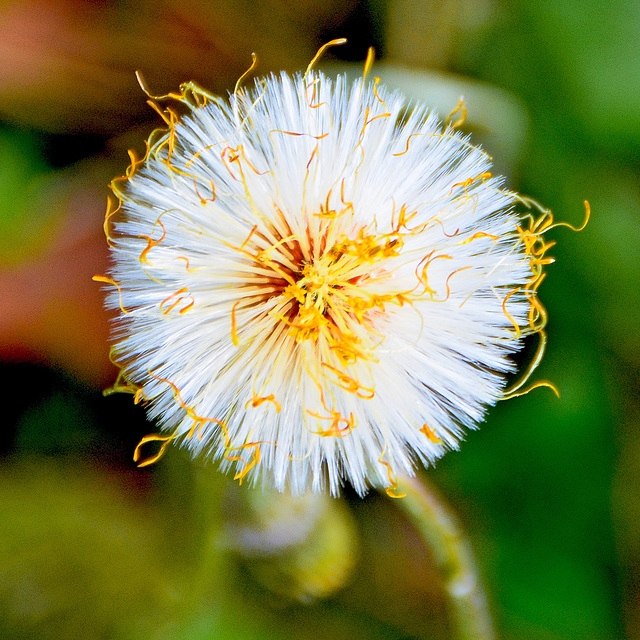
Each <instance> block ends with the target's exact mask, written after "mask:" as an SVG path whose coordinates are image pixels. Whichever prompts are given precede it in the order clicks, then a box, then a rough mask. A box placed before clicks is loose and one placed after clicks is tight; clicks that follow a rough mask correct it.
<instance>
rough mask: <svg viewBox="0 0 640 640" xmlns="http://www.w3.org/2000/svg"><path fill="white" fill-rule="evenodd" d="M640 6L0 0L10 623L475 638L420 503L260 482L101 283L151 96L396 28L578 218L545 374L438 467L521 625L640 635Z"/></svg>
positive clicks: (512, 170) (410, 70) (195, 633)
mask: <svg viewBox="0 0 640 640" xmlns="http://www.w3.org/2000/svg"><path fill="white" fill-rule="evenodd" d="M639 33H640V3H638V2H637V1H634V0H610V1H608V2H607V1H605V0H582V1H578V0H569V1H563V0H502V1H501V0H441V1H436V0H422V1H421V0H370V1H369V2H365V1H364V0H346V1H340V0H323V2H319V1H317V0H299V1H298V2H296V3H291V2H286V1H285V0H263V2H260V3H256V2H251V1H249V0H238V1H235V2H234V1H233V0H222V1H220V2H212V1H209V2H207V1H206V0H192V2H190V3H183V2H180V1H179V0H137V1H136V2H132V1H131V0H119V1H118V2H115V1H111V2H109V1H107V0H101V1H98V0H93V1H92V0H75V1H74V0H23V1H14V2H11V1H9V0H1V1H0V375H1V376H2V383H3V384H2V386H1V387H0V388H1V392H0V393H1V394H2V399H3V409H4V416H5V418H4V419H3V426H4V428H3V429H2V435H1V436H0V453H1V455H2V457H1V459H0V637H2V638H8V639H10V640H18V639H20V640H22V639H25V640H26V639H31V638H38V639H44V640H49V639H64V640H67V639H69V640H71V639H75V638H78V639H79V638H82V639H83V640H92V639H94V638H95V639H113V640H120V639H122V640H137V639H138V638H145V639H147V640H148V639H152V640H155V639H157V640H170V639H173V638H179V639H181V640H209V639H211V640H212V639H214V638H215V639H223V640H227V639H240V638H266V639H270V638H274V639H280V638H282V639H284V640H289V639H291V640H294V639H298V638H307V637H318V638H328V639H332V638H336V639H341V638H345V639H346V638H349V639H350V640H359V639H361V638H362V639H378V638H391V639H394V638H398V639H408V638H429V639H431V638H433V639H435V640H437V639H440V638H442V639H445V638H449V637H451V635H450V634H451V625H450V622H449V616H448V611H447V605H446V602H445V599H444V597H443V594H442V585H441V584H440V578H439V575H438V572H437V571H436V570H435V568H434V564H433V561H432V558H431V556H430V553H429V550H428V549H426V548H425V547H424V545H423V544H422V543H421V542H420V539H419V538H418V536H417V535H416V533H415V531H414V530H413V529H412V527H411V526H410V524H409V523H408V522H407V521H406V520H405V519H404V517H403V515H402V514H401V513H400V512H399V511H398V508H397V505H396V504H395V503H394V502H393V501H391V500H389V499H387V498H386V497H381V496H378V495H375V494H372V495H371V496H369V497H368V498H366V499H365V500H359V499H357V498H355V497H353V496H350V495H347V496H346V497H345V498H344V499H342V500H339V501H337V500H331V499H324V498H308V499H306V500H302V501H291V500H288V499H286V498H281V497H279V496H270V495H263V494H258V493H256V492H252V491H250V490H249V489H247V488H246V487H244V486H243V487H241V488H238V487H237V486H236V485H235V484H234V483H233V482H231V481H229V480H227V479H224V478H222V477H220V476H219V475H218V474H217V473H216V472H215V470H212V469H210V468H208V467H206V466H204V465H202V464H200V463H197V462H196V463H194V462H191V461H189V460H187V459H186V457H185V456H184V455H183V454H182V453H181V452H180V451H177V450H170V451H169V452H168V453H167V455H166V456H165V457H164V458H163V459H162V461H161V462H159V463H158V464H156V465H155V466H153V467H151V468H145V469H136V468H135V466H134V465H133V462H132V460H131V454H132V451H133V448H134V447H135V445H136V443H137V442H138V440H139V439H140V437H142V436H143V435H145V434H146V433H148V432H150V431H151V430H153V426H152V425H149V424H148V423H146V422H145V419H144V415H143V412H142V411H141V410H140V408H139V407H135V406H133V404H132V402H131V398H130V397H128V396H124V397H118V396H111V397H108V398H103V397H102V395H101V390H102V389H103V388H105V387H107V386H108V385H109V384H110V383H112V382H113V380H114V377H115V371H114V369H113V367H112V366H111V365H110V363H109V360H108V318H107V315H106V314H105V313H104V312H103V310H102V295H101V292H100V290H99V287H98V286H97V285H96V284H95V283H94V282H92V281H91V277H92V276H93V275H94V274H96V273H104V272H105V269H106V265H107V261H108V256H107V247H106V243H105V242H104V238H103V236H102V219H103V216H104V209H105V202H106V196H107V187H106V185H107V183H108V181H109V180H110V179H111V178H112V177H113V176H115V175H119V174H122V173H123V171H124V168H125V167H126V165H127V155H126V150H127V149H128V148H129V147H134V148H136V149H137V150H138V151H139V152H140V151H142V150H143V149H144V145H143V141H144V139H145V137H146V136H147V135H148V133H149V132H150V130H151V129H152V128H153V126H154V125H156V124H157V122H156V120H157V116H155V114H154V113H153V112H152V111H151V110H150V109H148V107H146V105H145V96H144V95H143V94H142V92H141V91H140V89H139V87H138V86H137V84H136V81H135V77H134V70H135V69H141V70H142V71H143V72H144V75H145V78H146V80H147V82H148V84H149V86H150V87H152V89H153V91H154V92H156V93H159V94H160V93H164V92H166V91H170V90H174V89H176V88H177V86H178V84H179V83H180V82H182V81H184V80H188V79H193V80H196V81H198V82H199V83H201V84H202V85H204V86H206V87H208V88H210V89H211V90H212V91H218V92H226V91H228V90H229V89H231V88H232V87H233V84H234V83H235V80H236V78H237V77H238V76H239V75H240V74H241V73H242V72H243V71H244V69H245V68H246V67H247V66H248V62H249V60H250V53H251V52H252V51H256V52H257V53H258V56H259V59H260V68H259V70H260V71H262V72H267V71H268V70H277V69H288V70H297V69H302V68H304V67H305V66H306V64H307V63H308V61H309V60H310V59H311V57H312V56H313V54H314V53H315V51H316V50H317V48H318V47H319V45H320V44H322V43H324V42H326V41H328V40H330V39H332V38H335V37H340V36H346V37H348V38H349V44H347V45H345V46H343V47H341V48H335V49H332V50H331V55H329V56H327V58H328V59H327V68H328V69H331V70H335V69H336V68H338V69H348V70H349V69H352V68H353V67H352V65H353V64H354V63H355V62H356V61H361V60H363V59H364V56H365V55H366V50H367V47H368V46H370V45H374V46H375V47H376V50H377V53H378V57H379V58H380V64H379V65H378V66H377V67H376V73H379V75H381V76H382V77H383V80H384V81H385V82H386V83H387V84H389V85H395V86H398V87H400V88H401V89H402V90H403V91H405V92H406V93H407V94H409V95H411V96H413V97H419V98H420V99H423V100H425V101H427V102H428V103H429V104H431V105H432V106H433V107H434V108H437V109H439V110H441V112H442V115H443V116H446V115H447V113H448V112H449V111H451V110H452V109H453V108H454V107H455V105H456V103H457V97H458V96H459V95H461V94H464V96H465V99H466V102H467V106H468V108H469V120H468V130H469V131H471V132H472V133H474V135H475V136H476V138H475V140H476V141H480V142H481V143H483V144H484V146H485V147H486V148H487V149H488V150H489V152H490V153H492V154H494V155H495V158H496V166H497V167H498V169H499V170H500V171H502V172H504V173H505V174H506V176H507V182H508V185H509V186H510V187H512V188H514V189H517V190H518V191H520V192H521V193H525V194H528V195H530V196H532V197H534V198H535V199H536V200H538V201H539V202H542V203H543V204H544V205H545V206H548V207H550V208H551V209H552V210H553V211H554V213H555V216H556V219H560V220H566V221H568V222H571V223H573V224H580V223H581V221H582V219H583V216H584V209H583V205H582V202H583V200H585V199H586V200H589V202H590V203H591V208H592V212H593V216H592V219H591V222H590V223H589V225H588V227H587V228H586V229H585V230H584V231H583V232H581V233H578V234H575V233H573V232H571V231H569V230H567V229H556V230H554V231H553V232H551V234H550V235H552V236H553V239H555V240H557V241H558V246H557V247H555V248H554V249H553V251H552V254H553V255H555V256H556V258H557V262H556V264H555V265H553V266H551V267H550V268H549V269H548V274H549V275H548V278H547V280H546V281H545V283H544V285H543V286H542V288H541V298H542V300H543V302H544V303H545V304H546V306H547V307H548V310H549V315H550V321H549V327H548V330H549V346H548V353H547V356H546V359H545V361H544V363H543V365H542V367H541V369H540V374H539V375H540V377H544V378H549V379H551V380H553V381H554V382H555V383H556V384H557V386H558V387H559V389H560V391H561V398H560V400H557V399H556V398H555V397H554V396H553V395H552V394H551V393H549V392H548V390H544V389H539V390H537V391H534V392H533V393H531V394H529V395H528V396H525V397H522V398H518V399H514V400H511V401H509V402H505V403H502V404H500V405H499V406H497V407H496V408H495V409H493V410H492V411H491V412H490V414H489V417H488V420H487V422H486V423H485V424H484V425H483V426H482V428H481V430H480V431H479V432H474V433H473V434H470V435H469V437H468V439H467V442H466V443H465V444H464V446H463V447H462V449H461V451H460V452H459V453H451V454H449V455H448V456H446V457H445V458H444V459H443V460H442V461H441V462H440V463H439V465H438V466H437V468H436V469H435V470H429V471H428V472H426V473H425V474H424V476H425V478H428V479H429V481H430V482H431V483H432V484H433V485H435V486H436V487H437V488H438V491H439V492H440V493H441V494H442V495H443V496H444V497H445V499H446V501H447V502H448V503H449V504H450V505H451V507H452V509H453V510H454V511H455V512H456V513H457V514H458V516H459V518H460V521H461V522H462V525H463V527H464V528H465V530H466V531H467V532H468V534H469V537H470V539H471V541H472V544H473V547H474V550H475V553H476V557H477V563H478V565H479V570H480V574H481V575H482V577H483V580H484V583H485V586H486V590H487V593H488V598H489V603H490V608H491V611H492V614H493V617H494V621H495V625H496V628H497V634H498V637H499V638H503V639H504V640H516V639H518V640H521V639H524V640H528V639H531V640H600V639H603V640H608V639H612V640H615V639H618V638H629V639H635V638H640V537H639V535H638V527H639V526H640V495H639V492H638V472H639V471H640V429H638V427H639V426H640V403H639V399H640V388H639V385H638V381H639V372H640V331H638V321H637V318H638V312H639V311H640V287H639V286H638V284H639V283H640V277H639V276H640V259H639V258H638V249H637V248H638V246H639V241H640V209H639V202H640V185H639V183H638V166H639V160H638V159H639V157H640V156H639V155H638V153H639V151H640V38H639V37H638V34H639Z"/></svg>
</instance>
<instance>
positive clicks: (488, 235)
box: [460, 231, 500, 245]
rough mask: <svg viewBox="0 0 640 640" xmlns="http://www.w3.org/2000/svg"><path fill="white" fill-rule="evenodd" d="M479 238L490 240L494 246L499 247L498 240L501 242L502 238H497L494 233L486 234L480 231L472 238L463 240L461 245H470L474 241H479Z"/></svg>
mask: <svg viewBox="0 0 640 640" xmlns="http://www.w3.org/2000/svg"><path fill="white" fill-rule="evenodd" d="M479 238H490V239H491V241H492V242H493V244H495V245H497V244H498V240H500V236H495V235H493V234H492V233H485V232H484V231H478V233H474V234H473V235H472V236H471V237H470V238H467V239H466V240H463V241H462V242H460V244H469V243H470V242H473V241H474V240H478V239H479Z"/></svg>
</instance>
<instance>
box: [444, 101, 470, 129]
mask: <svg viewBox="0 0 640 640" xmlns="http://www.w3.org/2000/svg"><path fill="white" fill-rule="evenodd" d="M454 116H458V117H457V118H456V120H454V121H453V122H452V120H453V117H454ZM466 120H467V106H466V105H465V103H464V97H463V96H460V97H459V98H458V104H457V105H456V108H455V109H454V110H453V111H452V112H451V113H450V114H449V115H448V116H447V119H446V121H445V122H446V125H447V127H451V129H457V128H458V127H461V126H462V125H463V124H464V123H465V121H466Z"/></svg>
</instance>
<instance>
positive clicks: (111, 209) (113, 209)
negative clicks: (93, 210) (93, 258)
mask: <svg viewBox="0 0 640 640" xmlns="http://www.w3.org/2000/svg"><path fill="white" fill-rule="evenodd" d="M121 206H122V201H121V200H120V198H118V201H117V206H116V204H115V203H114V201H113V199H112V198H111V196H110V195H109V196H107V212H106V213H105V214H104V223H103V225H102V228H103V229H104V236H105V238H106V239H107V244H108V245H109V246H110V247H113V246H114V245H113V239H112V238H111V231H110V224H111V218H112V217H113V216H114V215H116V213H118V211H120V207H121Z"/></svg>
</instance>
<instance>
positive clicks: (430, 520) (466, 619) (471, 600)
mask: <svg viewBox="0 0 640 640" xmlns="http://www.w3.org/2000/svg"><path fill="white" fill-rule="evenodd" d="M398 490H399V491H400V492H402V493H406V495H405V497H403V498H400V499H399V500H397V504H398V506H400V507H401V508H402V510H403V511H404V512H405V514H406V515H407V516H408V517H409V519H410V520H411V522H412V524H413V525H414V526H415V527H416V529H417V530H418V532H419V533H420V535H421V536H422V538H423V540H424V541H425V542H426V543H427V545H428V546H429V548H430V549H431V551H432V553H433V557H434V559H435V562H436V564H437V566H438V568H439V569H440V572H441V575H442V579H443V582H444V587H445V592H446V595H447V598H448V601H449V607H450V611H451V619H452V623H453V628H454V633H455V636H454V637H455V638H456V640H494V639H495V634H494V631H493V625H492V624H491V618H490V616H489V611H488V607H487V602H486V597H485V594H484V592H483V590H482V585H481V583H480V578H479V576H478V572H477V569H476V566H475V562H474V560H473V553H472V551H471V545H470V544H469V541H468V539H467V538H466V537H465V535H464V534H463V532H462V530H461V529H460V526H459V525H458V523H457V521H456V519H455V517H454V516H453V514H452V513H451V512H450V511H449V509H448V508H447V507H446V506H445V504H444V503H443V501H442V500H441V499H440V498H439V497H438V496H437V495H436V494H435V493H434V492H433V491H432V490H431V489H429V488H428V487H427V486H426V485H425V484H424V483H423V482H421V481H419V480H417V479H416V478H403V479H402V480H401V482H400V486H399V487H398Z"/></svg>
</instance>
